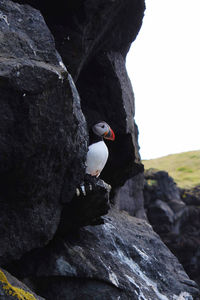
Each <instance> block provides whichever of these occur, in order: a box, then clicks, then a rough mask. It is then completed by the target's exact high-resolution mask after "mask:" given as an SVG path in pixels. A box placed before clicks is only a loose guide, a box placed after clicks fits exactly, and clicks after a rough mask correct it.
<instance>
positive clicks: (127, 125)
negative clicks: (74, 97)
mask: <svg viewBox="0 0 200 300" xmlns="http://www.w3.org/2000/svg"><path fill="white" fill-rule="evenodd" d="M96 74H98V75H96ZM77 87H78V90H79V92H80V95H81V107H82V109H83V112H84V115H85V116H86V119H87V123H88V124H89V126H91V125H93V124H94V123H96V122H97V121H98V120H105V121H107V122H108V123H109V125H110V126H111V127H112V129H113V130H114V132H115V135H116V139H115V141H114V142H113V143H110V142H108V143H107V146H108V148H109V151H110V153H111V154H112V155H110V156H109V158H108V162H107V164H106V167H105V168H104V170H103V172H102V174H101V177H102V178H103V179H104V180H105V181H106V182H108V183H109V184H111V185H112V187H113V188H114V187H118V186H119V185H122V184H124V182H125V180H126V179H128V178H130V177H133V176H134V175H136V174H138V173H139V172H142V171H143V166H142V164H141V162H140V157H139V153H138V144H137V127H136V126H135V123H134V119H133V116H134V114H135V108H134V95H133V91H132V87H131V83H130V80H129V78H128V75H127V72H126V69H125V60H124V58H123V56H122V55H121V54H120V53H116V52H111V53H108V54H101V55H98V56H97V57H95V59H93V60H91V62H90V63H88V64H87V66H86V67H85V68H84V69H83V71H82V72H81V74H80V76H79V79H78V82H77Z"/></svg>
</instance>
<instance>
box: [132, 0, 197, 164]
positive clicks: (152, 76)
mask: <svg viewBox="0 0 200 300" xmlns="http://www.w3.org/2000/svg"><path fill="white" fill-rule="evenodd" d="M126 67H127V71H128V74H129V77H130V80H131V82H132V86H133V91H134V95H135V106H136V114H135V120H136V123H137V125H138V127H139V145H140V155H141V158H142V159H152V158H157V157H161V156H165V155H168V154H172V153H179V152H185V151H191V150H200V0H190V1H188V0H146V11H145V16H144V19H143V25H142V27H141V30H140V32H139V34H138V36H137V38H136V40H135V41H134V42H133V44H132V46H131V49H130V51H129V53H128V55H127V59H126Z"/></svg>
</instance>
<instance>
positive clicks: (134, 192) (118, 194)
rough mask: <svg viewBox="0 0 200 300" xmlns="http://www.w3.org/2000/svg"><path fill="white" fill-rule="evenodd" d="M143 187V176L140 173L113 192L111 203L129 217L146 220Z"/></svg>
mask: <svg viewBox="0 0 200 300" xmlns="http://www.w3.org/2000/svg"><path fill="white" fill-rule="evenodd" d="M143 186H144V176H143V174H142V173H141V174H138V175H136V176H134V177H133V178H131V179H128V180H127V181H126V182H125V184H124V185H123V186H122V187H120V188H119V189H117V191H115V196H114V200H113V201H114V203H115V204H116V207H118V208H119V209H120V210H125V211H127V212H128V213H129V214H130V215H131V216H135V217H137V218H141V219H147V217H146V213H145V211H144V196H143Z"/></svg>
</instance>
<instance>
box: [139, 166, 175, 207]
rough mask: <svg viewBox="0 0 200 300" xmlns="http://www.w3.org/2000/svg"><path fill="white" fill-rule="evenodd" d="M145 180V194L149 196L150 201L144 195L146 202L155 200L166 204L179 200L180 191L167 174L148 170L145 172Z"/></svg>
mask: <svg viewBox="0 0 200 300" xmlns="http://www.w3.org/2000/svg"><path fill="white" fill-rule="evenodd" d="M145 179H146V181H147V185H146V186H145V193H146V194H150V195H149V196H150V199H149V196H146V195H145V198H147V199H148V201H150V202H152V201H155V200H156V199H161V200H163V201H166V202H168V201H171V200H180V191H179V189H178V187H177V186H176V183H175V182H174V180H173V178H172V177H170V176H169V174H168V173H167V172H165V171H158V170H155V169H149V170H146V171H145ZM148 183H149V184H148ZM146 190H147V191H146Z"/></svg>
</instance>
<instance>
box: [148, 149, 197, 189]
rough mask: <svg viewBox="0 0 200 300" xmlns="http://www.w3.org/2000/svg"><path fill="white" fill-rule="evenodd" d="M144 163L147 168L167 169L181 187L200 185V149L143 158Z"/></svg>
mask: <svg viewBox="0 0 200 300" xmlns="http://www.w3.org/2000/svg"><path fill="white" fill-rule="evenodd" d="M143 164H144V167H145V169H149V168H155V169H158V170H165V171H167V172H168V173H169V175H170V176H171V177H173V178H174V180H175V182H176V183H177V185H178V186H179V187H184V188H191V187H194V186H196V185H200V150H198V151H190V152H183V153H179V154H171V155H168V156H164V157H161V158H157V159H150V160H143Z"/></svg>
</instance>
